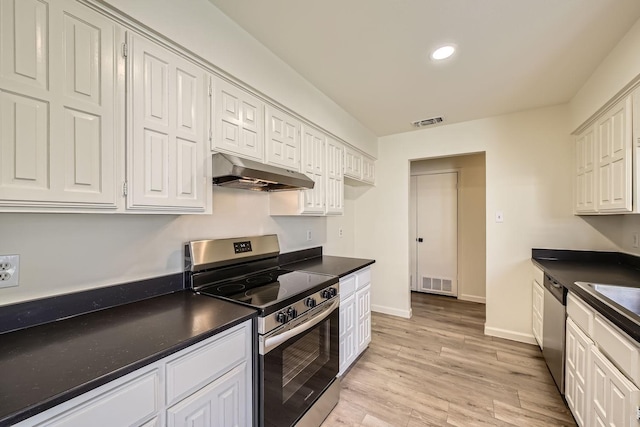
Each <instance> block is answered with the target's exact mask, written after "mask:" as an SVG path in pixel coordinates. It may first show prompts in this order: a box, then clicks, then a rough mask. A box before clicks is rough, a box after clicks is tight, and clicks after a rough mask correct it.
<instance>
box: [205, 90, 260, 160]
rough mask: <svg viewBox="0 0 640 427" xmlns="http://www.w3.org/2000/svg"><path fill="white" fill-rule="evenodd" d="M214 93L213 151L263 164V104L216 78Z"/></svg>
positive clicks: (250, 95) (252, 96)
mask: <svg viewBox="0 0 640 427" xmlns="http://www.w3.org/2000/svg"><path fill="white" fill-rule="evenodd" d="M214 92H215V93H214V108H213V128H214V132H213V139H212V141H211V149H212V150H213V151H220V152H223V153H231V154H235V155H237V156H240V157H246V158H249V159H254V160H259V161H262V160H263V159H264V123H263V118H264V103H263V102H262V101H261V100H260V99H258V98H257V97H256V96H254V95H252V94H250V93H249V92H245V91H244V90H242V89H240V88H238V87H237V86H234V85H232V84H231V83H228V82H226V81H224V80H222V79H215V82H214Z"/></svg>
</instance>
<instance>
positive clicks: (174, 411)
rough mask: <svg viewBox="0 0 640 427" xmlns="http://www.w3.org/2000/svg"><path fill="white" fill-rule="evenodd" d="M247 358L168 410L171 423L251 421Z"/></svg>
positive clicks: (238, 425)
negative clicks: (247, 389)
mask: <svg viewBox="0 0 640 427" xmlns="http://www.w3.org/2000/svg"><path fill="white" fill-rule="evenodd" d="M245 384H246V362H243V363H242V364H241V365H239V366H237V367H235V368H233V369H232V370H231V371H230V372H228V373H226V374H225V375H223V376H222V377H220V378H219V379H217V380H216V381H214V382H212V383H210V384H209V385H207V386H206V387H204V388H202V389H201V390H199V391H197V392H196V393H194V394H192V395H191V396H189V397H187V398H186V399H184V400H182V401H181V402H179V403H177V404H176V405H174V406H173V407H171V408H169V410H168V411H167V422H168V426H169V427H187V426H203V427H205V426H206V427H242V426H246V425H249V423H250V413H251V412H250V401H249V400H248V396H247V394H246V387H245Z"/></svg>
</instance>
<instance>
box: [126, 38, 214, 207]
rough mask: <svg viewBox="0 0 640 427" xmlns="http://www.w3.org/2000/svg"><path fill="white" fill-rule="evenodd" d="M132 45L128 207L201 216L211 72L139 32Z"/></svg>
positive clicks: (130, 60) (130, 62)
mask: <svg viewBox="0 0 640 427" xmlns="http://www.w3.org/2000/svg"><path fill="white" fill-rule="evenodd" d="M128 46H129V47H128V50H129V75H128V78H129V85H128V87H129V94H128V95H129V98H128V102H129V111H130V119H131V120H130V122H129V138H128V143H127V151H128V164H127V166H128V171H127V173H128V182H129V195H128V199H127V202H128V208H130V209H142V210H146V211H154V210H160V211H170V212H172V213H191V212H203V211H204V210H205V207H206V202H207V200H208V197H207V195H206V194H205V188H207V187H205V172H204V151H205V144H206V143H205V141H206V134H207V133H206V131H207V126H206V120H205V117H206V114H205V112H206V111H207V108H206V104H205V87H206V85H205V82H206V80H207V77H208V76H207V73H206V71H205V70H204V69H202V68H200V67H198V66H196V65H195V64H193V63H191V62H189V61H187V60H185V59H184V58H182V57H180V56H178V55H177V54H175V53H173V52H171V51H169V50H168V49H166V48H164V47H162V46H160V45H158V44H156V43H154V42H152V41H150V40H148V39H146V38H144V37H142V36H139V35H137V34H132V35H131V36H130V37H129V41H128Z"/></svg>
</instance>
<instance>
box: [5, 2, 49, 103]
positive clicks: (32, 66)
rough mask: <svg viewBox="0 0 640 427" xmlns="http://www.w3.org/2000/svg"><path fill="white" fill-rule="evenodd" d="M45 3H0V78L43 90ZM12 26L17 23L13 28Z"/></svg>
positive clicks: (46, 67)
mask: <svg viewBox="0 0 640 427" xmlns="http://www.w3.org/2000/svg"><path fill="white" fill-rule="evenodd" d="M49 13H50V12H49V3H48V2H47V1H39V0H2V3H0V23H1V24H2V25H0V40H1V41H2V44H1V45H0V48H1V49H2V50H1V51H0V57H1V58H2V61H1V63H0V72H1V73H2V77H5V78H7V79H10V80H13V81H15V82H17V83H23V84H27V85H30V86H34V87H38V88H40V89H45V90H46V89H47V87H48V76H49V58H48V56H47V55H48V49H46V46H48V44H49ZM16 23H19V25H17V24H16Z"/></svg>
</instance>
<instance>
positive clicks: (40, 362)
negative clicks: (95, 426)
mask: <svg viewBox="0 0 640 427" xmlns="http://www.w3.org/2000/svg"><path fill="white" fill-rule="evenodd" d="M256 315H257V312H256V311H255V310H253V309H251V308H247V307H243V306H240V305H237V304H233V303H230V302H225V301H221V300H217V299H215V298H210V297H207V296H200V295H196V294H194V293H192V292H190V291H180V292H175V293H171V294H167V295H163V296H158V297H154V298H150V299H146V300H143V301H138V302H134V303H130V304H125V305H120V306H117V307H113V308H108V309H104V310H101V311H97V312H93V313H89V314H84V315H79V316H76V317H72V318H69V319H64V320H59V321H56V322H52V323H47V324H44V325H39V326H33V327H30V328H26V329H22V330H19V331H15V332H8V333H5V334H1V335H0V426H8V425H11V424H13V423H16V422H18V421H21V420H23V419H26V418H28V417H30V416H33V415H35V414H37V413H39V412H42V411H44V410H46V409H49V408H51V407H53V406H55V405H58V404H60V403H62V402H64V401H66V400H69V399H71V398H73V397H76V396H78V395H80V394H82V393H86V392H87V391H89V390H92V389H94V388H96V387H98V386H101V385H103V384H105V383H107V382H109V381H112V380H114V379H116V378H118V377H121V376H123V375H125V374H128V373H130V372H132V371H134V370H136V369H139V368H141V367H143V366H145V365H148V364H149V363H152V362H155V361H157V360H159V359H162V358H163V357H166V356H168V355H170V354H173V353H175V352H177V351H179V350H182V349H184V348H186V347H188V346H190V345H193V344H195V343H197V342H199V341H201V340H203V339H206V338H208V337H211V336H213V335H215V334H217V333H219V332H221V331H224V330H226V329H228V328H230V327H233V326H235V325H238V324H240V323H242V322H244V321H245V320H248V319H252V318H254V317H256Z"/></svg>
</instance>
